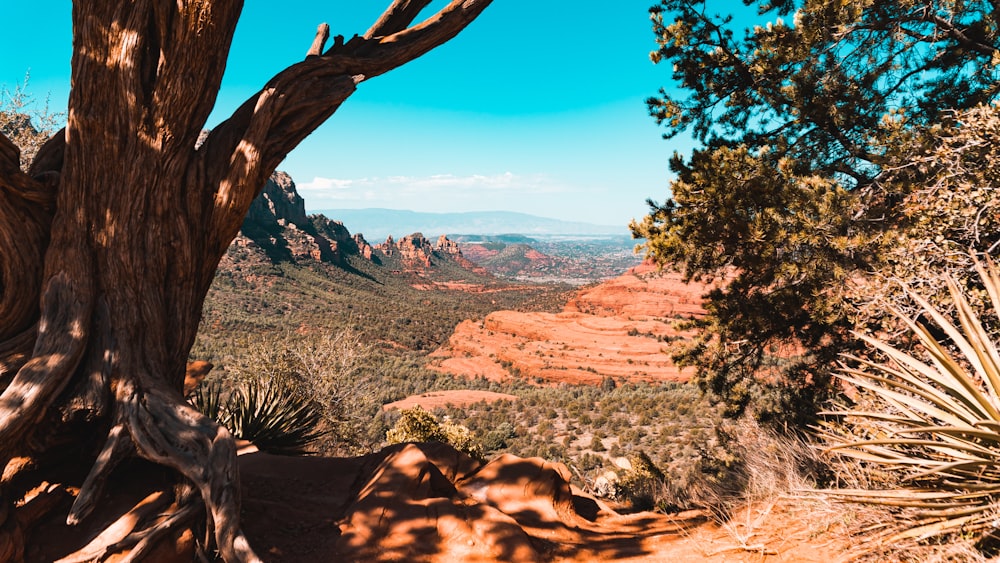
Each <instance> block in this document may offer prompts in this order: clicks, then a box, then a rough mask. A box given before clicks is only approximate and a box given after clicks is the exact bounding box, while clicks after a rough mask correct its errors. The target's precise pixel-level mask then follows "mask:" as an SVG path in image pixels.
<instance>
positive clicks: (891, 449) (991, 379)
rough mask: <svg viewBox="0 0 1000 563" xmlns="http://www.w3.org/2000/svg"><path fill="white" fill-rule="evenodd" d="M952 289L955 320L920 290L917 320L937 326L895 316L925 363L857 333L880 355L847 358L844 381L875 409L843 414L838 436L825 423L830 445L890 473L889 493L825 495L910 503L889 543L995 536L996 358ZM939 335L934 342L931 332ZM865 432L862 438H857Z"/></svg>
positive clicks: (995, 282) (992, 292)
mask: <svg viewBox="0 0 1000 563" xmlns="http://www.w3.org/2000/svg"><path fill="white" fill-rule="evenodd" d="M976 269H977V270H978V273H979V275H980V277H981V278H982V282H983V285H984V287H985V289H986V291H987V292H988V294H989V297H990V301H991V303H992V307H993V310H994V311H1000V275H998V270H997V268H996V266H995V265H994V264H993V263H992V262H991V261H989V260H987V262H986V263H985V264H984V263H981V262H978V261H977V262H976ZM948 287H949V290H950V294H951V297H952V300H953V302H954V309H955V312H954V315H955V317H957V320H958V326H956V325H955V323H953V322H952V321H951V320H949V319H948V317H946V316H945V315H944V314H943V313H941V312H940V311H939V310H938V309H936V308H935V307H934V306H932V305H931V304H930V303H929V302H928V301H927V300H926V299H924V298H922V297H921V296H919V295H915V294H911V298H912V299H913V301H914V303H916V304H917V305H918V307H919V308H920V309H922V311H923V317H925V318H927V319H929V320H930V321H933V324H934V325H936V326H937V327H940V331H935V330H932V329H931V328H930V325H929V323H928V324H924V323H922V322H917V321H915V320H912V319H910V318H908V317H907V316H906V315H904V314H903V313H901V312H900V311H894V313H895V314H896V315H897V316H898V317H899V318H900V319H901V320H902V322H903V323H905V324H906V326H907V327H908V328H909V330H910V331H911V332H912V333H913V335H915V336H916V337H917V339H918V340H919V344H920V346H921V348H923V350H925V351H926V354H925V355H921V356H923V359H922V358H921V357H918V355H917V354H915V353H908V352H904V351H902V350H900V349H899V348H896V347H893V346H890V345H888V344H886V343H885V342H882V341H880V340H879V339H877V338H873V337H871V336H866V335H862V334H858V337H859V338H861V339H862V340H863V341H865V342H866V343H867V344H868V345H870V346H871V347H872V348H873V349H875V350H877V351H878V352H879V353H880V354H881V355H882V356H881V357H882V358H883V359H880V360H869V359H863V358H859V357H850V358H849V359H850V362H849V364H850V366H845V367H844V368H843V369H842V371H841V373H840V376H839V377H840V378H841V379H843V380H844V381H846V382H849V383H851V384H853V385H854V386H856V387H857V388H858V389H859V390H861V392H862V393H867V394H868V395H869V396H870V397H871V399H872V402H873V403H874V404H875V405H877V407H876V408H873V409H871V410H861V409H857V410H840V411H837V412H833V413H826V414H832V415H836V416H839V417H843V420H844V422H845V423H846V425H847V426H848V427H850V428H853V430H854V435H853V438H852V439H847V440H845V439H844V436H843V435H838V434H837V433H836V432H834V431H833V430H832V426H828V427H826V430H825V431H823V433H824V434H825V435H826V438H827V439H828V440H830V441H832V442H833V445H832V447H830V448H829V450H830V451H833V452H836V453H839V454H841V455H845V456H849V457H851V458H854V459H856V460H861V461H862V462H866V463H871V464H876V465H878V466H880V467H883V468H887V469H889V470H891V471H892V472H896V473H898V474H899V475H900V477H901V478H902V479H901V481H900V484H899V485H898V486H896V487H894V488H892V489H887V490H865V489H850V490H848V489H840V490H832V491H827V492H828V493H829V494H831V495H833V496H835V497H839V498H841V499H846V500H851V501H859V502H865V503H872V504H878V505H885V506H893V507H902V508H906V509H909V512H908V516H909V518H908V519H907V520H906V522H907V524H906V525H904V526H903V527H902V528H901V529H899V528H897V529H896V530H894V531H893V532H892V533H891V534H890V536H889V539H890V540H902V539H917V540H921V539H928V538H941V537H943V536H948V535H949V534H960V535H962V536H963V537H965V538H970V537H981V538H982V537H986V536H990V535H991V534H993V533H995V532H996V531H997V529H998V526H997V512H998V510H1000V354H998V352H997V347H996V345H995V344H994V343H993V342H991V341H990V338H989V336H988V334H987V331H986V329H985V328H984V326H983V323H981V322H980V320H979V318H978V317H977V315H976V313H975V311H974V310H973V307H972V306H971V305H970V304H969V301H968V300H967V299H966V297H965V296H964V295H963V293H962V291H961V290H960V289H959V287H958V285H957V284H956V283H955V282H954V281H953V280H948ZM935 333H936V334H937V335H938V338H935ZM858 436H863V438H858Z"/></svg>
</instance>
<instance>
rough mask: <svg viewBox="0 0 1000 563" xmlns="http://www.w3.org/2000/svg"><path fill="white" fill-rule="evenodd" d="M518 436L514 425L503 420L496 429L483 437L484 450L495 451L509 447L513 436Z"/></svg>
mask: <svg viewBox="0 0 1000 563" xmlns="http://www.w3.org/2000/svg"><path fill="white" fill-rule="evenodd" d="M515 436H517V432H516V430H515V429H514V425H513V424H511V423H510V422H501V423H500V424H499V425H497V426H496V429H495V430H491V431H489V432H487V433H486V436H485V437H484V438H483V450H485V451H487V452H495V451H498V450H502V449H504V448H506V447H507V445H508V443H509V442H510V440H511V439H512V438H514V437H515Z"/></svg>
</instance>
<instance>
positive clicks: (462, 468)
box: [43, 177, 840, 563]
mask: <svg viewBox="0 0 1000 563" xmlns="http://www.w3.org/2000/svg"><path fill="white" fill-rule="evenodd" d="M276 180H277V181H276V182H274V183H273V184H269V186H268V188H267V189H266V190H265V192H264V193H263V194H262V195H261V198H260V200H259V201H258V202H256V203H255V209H256V210H257V211H256V212H254V213H252V214H251V215H250V216H248V218H247V222H246V223H245V224H244V229H243V232H242V233H241V235H240V237H239V238H238V239H237V240H236V241H234V244H233V246H232V247H231V248H230V251H229V253H228V254H227V256H226V258H225V259H224V261H223V264H222V266H221V268H220V270H219V272H218V274H217V276H216V280H215V283H214V284H213V287H212V290H211V292H210V294H209V298H208V300H207V301H206V305H205V310H204V319H203V324H202V331H201V333H200V334H199V338H198V342H197V344H196V347H195V349H194V350H193V354H192V357H193V358H197V359H205V360H211V361H213V362H214V363H215V364H216V369H215V370H213V372H211V373H210V375H209V379H213V380H221V381H229V380H230V378H231V377H232V376H233V373H234V372H235V371H239V369H243V370H249V372H250V373H252V374H253V376H255V377H266V374H268V373H271V370H272V369H274V368H275V366H274V365H271V363H272V362H278V363H279V364H281V363H282V362H287V360H288V358H289V357H292V358H294V357H296V355H297V354H301V353H304V352H303V351H305V353H313V352H309V351H310V350H312V351H314V352H315V351H319V349H317V348H308V347H306V348H302V346H303V345H304V344H305V345H308V343H309V342H313V340H311V339H313V338H314V337H317V336H321V335H330V334H332V335H341V334H351V335H355V336H356V337H357V340H356V341H353V340H350V339H348V340H347V342H348V343H350V342H356V344H350V346H356V348H337V349H334V350H333V351H332V355H330V356H327V357H329V358H333V359H334V360H335V364H334V365H333V367H332V368H330V369H333V370H334V371H332V372H330V373H332V374H333V377H335V378H336V380H335V381H336V384H335V389H334V391H333V395H322V396H316V397H314V399H315V400H317V401H330V402H332V403H333V404H335V405H340V407H338V408H342V409H344V410H341V411H339V412H340V414H339V415H338V416H339V417H341V418H340V419H339V422H338V423H337V424H338V426H337V428H336V431H335V432H334V433H333V434H332V435H331V436H330V437H328V438H326V439H324V440H325V441H324V442H322V443H320V444H319V445H318V449H319V450H320V451H322V452H324V454H325V455H328V456H333V457H320V458H277V457H274V456H270V455H268V454H263V453H257V454H250V455H247V456H242V457H241V472H242V474H243V476H244V479H243V486H244V490H243V498H244V522H245V528H246V531H247V534H248V537H249V538H250V540H251V542H253V544H254V546H255V547H257V548H258V549H260V550H261V551H262V552H264V553H267V554H268V555H269V556H270V557H269V560H274V561H311V560H316V559H337V560H347V561H388V560H399V559H400V558H404V559H407V560H415V561H469V560H479V561H494V560H496V561H507V560H518V561H521V560H523V561H533V560H539V561H567V562H570V561H572V562H581V563H582V562H585V561H586V562H590V561H632V562H636V563H638V562H651V561H659V560H663V558H664V557H669V558H671V560H677V561H692V562H693V561H728V560H732V559H730V557H729V555H732V553H733V552H732V550H733V549H736V550H737V551H736V553H741V552H742V551H741V549H742V548H740V547H739V545H738V544H735V547H734V541H735V540H734V539H733V536H732V534H731V533H730V532H728V531H727V528H726V527H725V526H718V525H715V524H712V523H711V522H712V520H711V518H710V517H709V515H708V514H707V513H706V512H704V511H694V512H691V511H688V512H679V511H682V510H685V509H692V508H697V507H699V506H706V505H707V503H709V502H714V501H711V498H710V497H708V496H705V495H706V491H712V490H714V489H713V487H716V486H718V485H717V483H718V480H720V479H725V480H732V479H736V480H738V479H740V478H741V477H739V475H738V474H735V473H734V474H730V473H729V472H730V471H733V470H732V469H719V470H716V471H713V472H708V473H706V472H705V470H704V468H705V467H706V466H713V464H715V466H716V467H720V468H723V467H728V465H725V464H728V463H730V462H729V461H724V460H731V459H733V458H732V453H731V452H729V451H728V450H727V449H726V447H725V444H724V443H721V442H720V441H719V439H718V436H719V434H718V433H719V432H720V430H719V429H720V428H721V427H722V426H721V425H722V424H723V421H722V420H721V417H720V410H719V409H718V407H717V406H715V405H712V404H711V403H710V402H709V401H707V400H706V399H705V398H704V397H702V396H701V394H700V393H699V392H698V391H697V390H696V389H695V388H693V387H692V386H690V385H686V384H684V383H682V381H683V380H685V379H686V378H687V373H685V372H682V371H680V370H678V369H677V368H676V367H675V366H673V365H671V364H670V362H669V359H668V356H667V354H666V353H665V351H666V349H667V348H668V347H669V345H670V342H671V341H672V340H674V339H677V338H683V337H684V336H685V333H683V332H681V331H679V330H678V329H677V327H676V326H675V324H674V323H675V321H678V320H683V319H687V318H690V317H692V316H695V317H696V316H698V315H700V314H703V311H702V310H701V308H700V295H701V292H702V291H703V290H704V287H703V286H697V285H685V284H680V283H679V280H678V279H677V277H676V276H674V275H672V274H662V273H658V272H654V271H652V270H651V269H650V268H648V267H643V268H638V269H636V270H633V271H630V272H628V273H627V274H624V275H620V276H618V277H616V278H614V279H612V280H610V281H607V282H605V283H602V284H597V285H592V286H588V287H584V288H582V289H577V290H572V291H571V290H570V289H569V288H567V287H566V286H562V285H558V286H554V285H548V284H531V283H522V282H513V281H510V280H504V279H500V278H497V277H494V276H493V275H490V274H489V273H488V272H486V271H485V270H484V269H483V268H481V267H478V266H476V265H475V264H473V263H472V262H471V261H470V260H469V259H468V258H467V257H466V256H465V255H464V253H463V251H462V243H458V242H455V241H452V240H450V239H449V238H448V237H438V238H437V239H428V238H426V237H424V236H423V235H421V234H420V233H413V234H411V235H406V236H403V237H401V238H399V239H395V238H392V239H388V238H387V240H386V241H385V242H382V243H378V244H370V243H368V242H367V241H366V240H365V239H364V237H361V236H358V235H352V234H351V233H350V232H349V231H348V229H347V227H346V226H344V224H342V223H340V222H339V221H333V220H330V219H327V218H325V217H320V216H308V215H305V213H304V212H301V211H302V207H301V206H300V204H299V200H300V198H297V194H294V193H293V192H294V183H293V182H291V181H290V179H288V181H284V180H281V178H280V177H279V178H276ZM507 242H509V243H510V244H521V243H524V242H527V241H523V240H511V241H507ZM532 244H534V242H532ZM456 327H457V328H456ZM322 342H328V341H325V340H323V341H322ZM434 350H437V351H436V352H435V353H434V354H430V352H432V351H434ZM340 355H346V357H348V360H349V361H352V362H354V364H351V365H348V364H341V363H339V362H340V360H341V359H343V358H340ZM355 355H357V357H356V358H354V359H353V360H352V359H350V358H352V357H354V356H355ZM428 364H429V365H428ZM282 365H284V364H282ZM241 366H242V367H241ZM345 366H346V367H345ZM352 366H353V367H352ZM469 366H473V367H472V368H471V369H470V368H469ZM278 367H280V366H278ZM320 367H321V369H327V368H322V366H320ZM491 370H493V371H491ZM553 383H555V385H553ZM413 405H422V406H424V407H425V408H427V409H432V410H433V412H434V413H435V415H436V416H438V417H446V419H447V420H449V421H452V422H454V423H457V424H460V425H462V426H463V427H464V428H467V429H468V431H469V433H470V436H472V437H473V439H474V440H476V441H477V442H478V443H480V444H483V445H484V448H485V454H486V460H487V461H485V462H474V463H473V462H471V461H456V460H459V459H460V458H457V457H456V456H457V455H458V454H457V453H455V452H454V451H453V450H450V449H446V450H441V449H440V448H438V449H432V450H428V449H427V447H424V446H421V447H419V448H413V447H404V448H402V449H401V448H400V447H398V446H389V447H388V448H386V447H385V446H386V443H385V438H386V431H387V430H388V429H389V428H390V427H392V425H393V424H394V423H395V422H396V421H397V420H398V419H399V418H400V413H399V410H398V409H400V408H410V407H412V406H413ZM447 451H451V452H452V453H444V452H447ZM347 454H350V456H357V455H360V457H344V456H345V455H347ZM442 456H444V457H442ZM636 456H639V457H638V458H637V457H636ZM642 458H645V459H648V460H649V462H650V463H651V464H653V467H655V468H656V472H660V473H662V475H663V479H664V480H663V481H660V482H655V484H648V485H643V486H646V487H652V488H648V489H643V488H636V489H634V490H633V489H628V488H626V489H621V490H622V491H626V492H623V493H622V494H621V496H619V497H616V498H617V500H615V501H614V502H612V501H611V500H610V499H609V498H607V497H608V495H609V494H612V493H610V492H609V491H611V492H613V491H617V490H619V489H616V488H615V487H616V486H617V485H613V483H616V482H618V481H617V480H618V479H626V480H627V479H630V477H629V475H630V473H629V470H626V469H623V466H622V465H621V464H623V463H630V462H628V461H627V460H630V459H642ZM623 460H625V461H623ZM456 463H457V464H458V465H456ZM654 474H655V473H654ZM137 475H138V474H137ZM647 479H648V478H647ZM649 483H654V482H652V481H650V482H649ZM609 487H611V488H609ZM140 489H141V487H140ZM305 490H307V491H308V492H307V493H306V494H303V491H305ZM491 491H492V492H491ZM614 494H618V493H614ZM600 495H604V497H601V496H600ZM428 507H432V508H433V509H432V510H431V511H430V512H429V508H428ZM651 509H655V510H653V511H651ZM795 510H799V509H797V508H795V507H794V506H792V505H789V504H783V505H781V506H780V508H778V507H774V506H771V507H768V508H767V511H766V514H758V513H756V512H753V511H751V510H750V508H749V507H748V508H747V511H746V513H747V518H751V517H752V518H754V521H755V522H756V521H761V519H762V518H767V519H768V522H772V521H773V522H774V523H773V524H769V525H770V526H774V528H772V529H781V530H783V531H784V532H783V533H782V534H771V535H766V539H763V538H765V534H761V535H759V538H760V539H761V541H766V542H767V545H768V549H770V548H771V547H772V546H776V547H779V548H780V549H781V550H782V553H784V554H788V555H793V556H794V559H784V560H798V561H818V560H819V559H816V558H815V557H816V550H814V549H813V548H811V547H810V544H809V543H808V541H806V540H803V539H802V538H811V537H814V536H813V534H815V533H817V532H816V529H814V528H813V527H810V525H806V524H804V523H803V521H801V520H800V519H796V518H795V517H794V516H792V514H794V513H795V512H794V511H795ZM109 517H115V518H116V517H117V516H109ZM817 525H822V526H825V527H824V530H827V531H829V529H830V526H831V524H829V523H826V524H817ZM52 526H55V528H43V530H49V531H52V533H56V534H63V536H62V537H64V538H65V541H67V542H68V541H70V540H71V539H72V538H77V539H79V535H72V534H67V533H65V532H63V531H62V530H63V528H60V527H59V526H62V524H61V523H52ZM53 530H54V531H53ZM46 533H48V532H46ZM792 534H794V536H795V538H794V539H793V538H792ZM837 541H840V540H837ZM53 545H54V546H57V545H63V544H53ZM838 545H839V544H838ZM387 546H388V547H387ZM175 547H177V548H178V549H180V548H181V547H182V544H181V543H178V544H177V546H175ZM837 549H838V550H839V549H840V548H839V547H838V548H837ZM826 553H827V552H826V551H824V554H826ZM515 554H516V556H515ZM182 559H183V557H182Z"/></svg>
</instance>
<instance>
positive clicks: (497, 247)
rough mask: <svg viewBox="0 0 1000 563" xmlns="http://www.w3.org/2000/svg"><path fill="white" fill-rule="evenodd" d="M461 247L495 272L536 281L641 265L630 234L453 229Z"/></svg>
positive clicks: (573, 279) (609, 274)
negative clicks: (500, 232)
mask: <svg viewBox="0 0 1000 563" xmlns="http://www.w3.org/2000/svg"><path fill="white" fill-rule="evenodd" d="M451 238H452V239H453V240H454V241H455V242H457V243H458V245H459V247H460V248H461V249H462V253H463V255H464V256H466V257H467V258H468V259H469V260H471V261H472V262H475V263H476V264H478V265H480V266H482V267H483V269H485V270H486V271H488V272H490V273H491V274H493V275H495V276H498V277H502V278H507V279H514V280H523V281H533V282H538V283H546V282H558V283H569V284H572V285H586V284H588V283H593V282H596V281H604V280H607V279H611V278H614V277H616V276H618V275H620V274H621V273H622V272H624V271H625V270H628V269H629V268H632V267H635V266H638V265H639V264H640V263H641V262H642V258H641V257H640V256H639V255H637V254H636V253H635V241H634V240H633V239H632V238H631V237H630V236H612V235H607V236H596V235H595V236H536V237H525V236H522V235H494V236H488V235H452V236H451Z"/></svg>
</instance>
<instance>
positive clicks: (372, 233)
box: [312, 208, 628, 241]
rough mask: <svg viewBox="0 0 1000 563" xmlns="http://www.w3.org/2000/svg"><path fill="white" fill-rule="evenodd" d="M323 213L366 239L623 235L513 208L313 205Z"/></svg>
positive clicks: (617, 228)
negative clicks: (417, 234) (428, 210)
mask: <svg viewBox="0 0 1000 563" xmlns="http://www.w3.org/2000/svg"><path fill="white" fill-rule="evenodd" d="M312 212H313V213H322V214H323V215H325V216H326V217H328V218H330V219H333V220H335V221H340V222H342V223H343V224H344V225H345V226H347V228H349V229H350V230H351V232H354V233H362V234H364V236H365V238H366V239H368V240H370V241H379V240H382V239H384V238H385V237H387V236H389V235H392V236H393V237H396V238H398V237H401V236H403V235H408V234H411V233H415V232H420V233H423V234H424V235H425V236H428V237H437V236H438V235H451V234H468V235H473V234H475V235H499V234H512V233H516V234H521V235H528V236H546V235H587V236H594V235H619V236H621V235H627V234H628V227H627V226H626V225H595V224H592V223H583V222H575V221H561V220H559V219H549V218H546V217H537V216H535V215H529V214H527V213H516V212H513V211H472V212H465V213H422V212H417V211H401V210H396V209H379V208H370V209H317V210H312Z"/></svg>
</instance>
